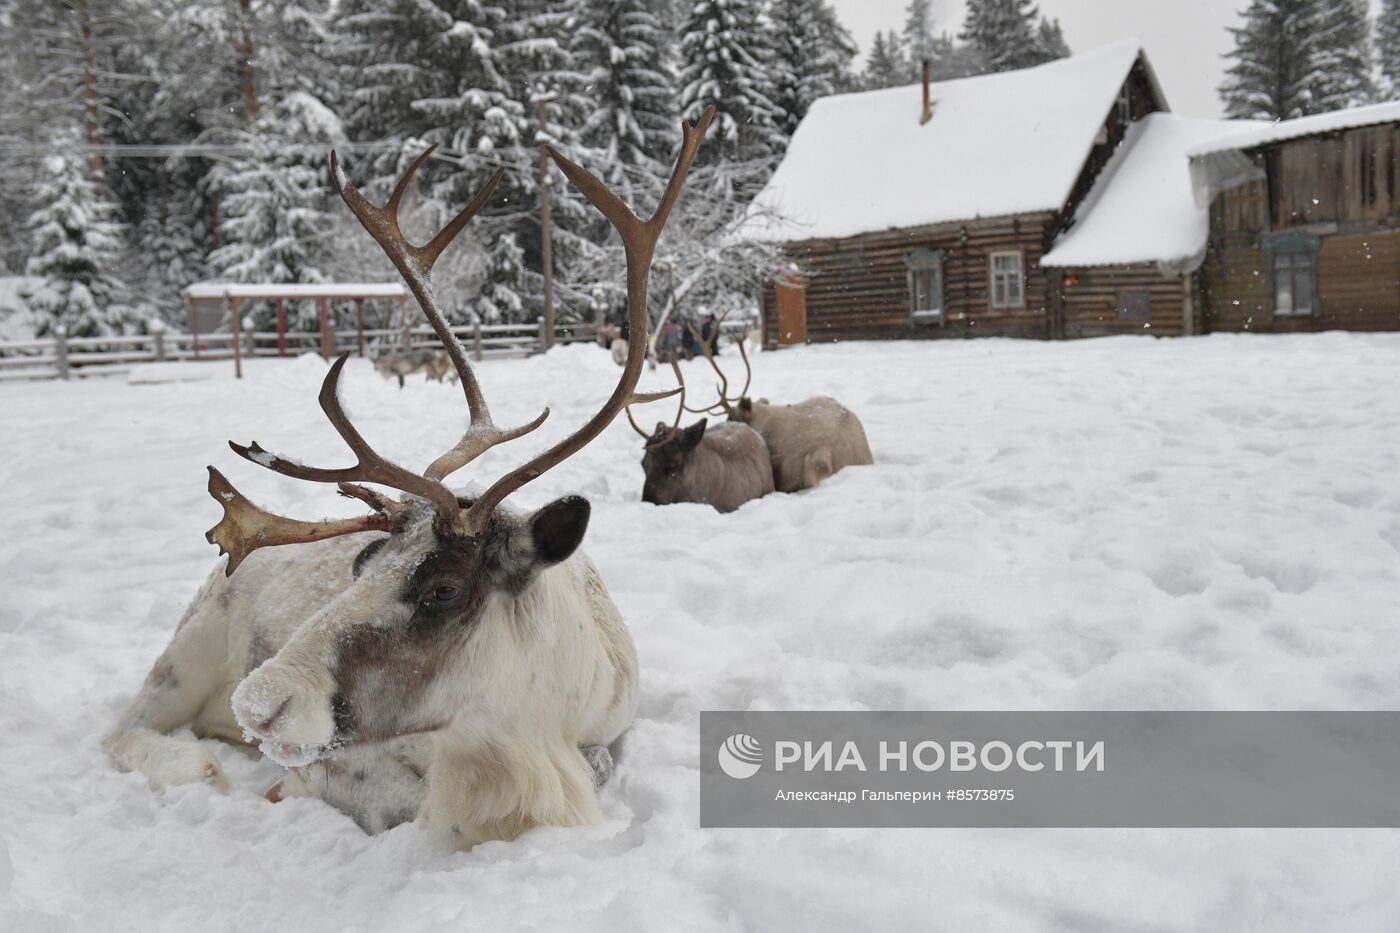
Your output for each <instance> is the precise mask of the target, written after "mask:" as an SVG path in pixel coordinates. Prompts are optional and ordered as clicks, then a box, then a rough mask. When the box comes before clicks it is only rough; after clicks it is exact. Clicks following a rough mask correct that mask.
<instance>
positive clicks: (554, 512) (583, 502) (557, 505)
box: [529, 496, 592, 569]
mask: <svg viewBox="0 0 1400 933" xmlns="http://www.w3.org/2000/svg"><path fill="white" fill-rule="evenodd" d="M591 511H592V508H591V506H589V504H588V500H587V499H585V498H583V497H582V496H565V497H564V498H562V499H555V500H554V501H553V502H551V503H550V504H549V505H547V506H545V507H544V508H542V509H540V510H539V511H538V512H536V513H535V514H534V515H531V516H530V521H529V527H530V539H531V543H532V544H534V549H535V561H534V563H535V567H536V568H537V569H543V568H545V567H550V566H553V565H554V564H557V563H559V562H560V561H562V560H568V558H569V555H571V554H573V553H574V551H575V550H577V549H578V546H579V545H580V544H582V543H583V534H584V532H586V531H587V530H588V516H589V513H590V512H591Z"/></svg>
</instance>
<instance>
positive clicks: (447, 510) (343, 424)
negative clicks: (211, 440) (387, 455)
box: [229, 353, 458, 533]
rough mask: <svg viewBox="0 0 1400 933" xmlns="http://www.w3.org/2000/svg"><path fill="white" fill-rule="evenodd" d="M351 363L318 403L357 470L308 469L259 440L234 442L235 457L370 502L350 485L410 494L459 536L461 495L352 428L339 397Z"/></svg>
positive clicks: (334, 373) (329, 377) (337, 366)
mask: <svg viewBox="0 0 1400 933" xmlns="http://www.w3.org/2000/svg"><path fill="white" fill-rule="evenodd" d="M349 358H350V354H349V353H342V354H341V355H340V357H339V358H338V359H336V361H335V363H333V364H332V365H331V369H330V372H328V373H326V378H325V381H324V382H322V383H321V393H320V395H319V396H318V398H319V400H320V402H321V410H322V411H324V412H325V413H326V417H327V418H328V419H329V420H330V422H331V425H332V426H333V427H334V428H335V430H336V433H337V434H339V435H340V436H341V438H342V439H343V440H344V441H345V443H346V446H348V447H349V448H350V450H351V451H352V452H353V453H354V454H355V458H356V460H355V465H354V466H352V467H344V468H341V469H329V470H327V469H318V468H316V467H308V466H304V465H302V464H300V463H297V462H295V461H292V460H288V459H287V458H285V457H279V456H277V455H276V454H273V453H269V452H268V451H266V450H264V449H263V448H262V447H260V446H259V445H258V443H257V442H256V441H254V442H253V443H251V444H249V445H248V446H246V447H244V446H243V445H241V444H235V443H234V442H233V441H229V447H231V448H233V452H234V453H236V454H238V455H239V456H240V457H242V458H244V459H245V460H250V461H252V462H253V463H256V464H258V465H259V466H262V467H266V468H267V469H269V470H272V471H273V472H274V473H281V474H282V475H283V476H290V477H292V478H293V479H302V480H309V481H310V482H313V483H338V484H340V488H341V492H345V493H347V494H348V495H352V496H354V497H355V498H359V499H365V496H364V495H362V493H367V492H368V490H362V489H361V488H360V487H357V486H351V485H349V484H350V483H352V482H355V481H359V482H366V483H378V484H379V485H381V486H389V487H391V488H393V489H398V490H400V491H402V492H406V493H409V494H410V495H414V496H418V497H420V498H423V499H427V500H428V501H429V502H431V503H432V504H433V506H434V508H436V510H437V519H438V520H437V527H438V528H439V529H440V530H442V531H444V532H448V533H450V532H452V531H454V530H455V529H456V525H457V516H458V508H457V496H456V495H455V494H454V493H453V492H452V491H451V490H450V489H448V488H447V487H446V486H444V485H443V484H442V483H440V482H438V481H437V480H434V479H429V478H427V477H424V476H420V475H418V474H417V473H414V472H413V471H412V470H406V469H404V468H403V467H401V466H398V465H397V464H394V463H390V462H389V461H388V460H386V459H384V458H383V457H381V456H380V455H379V454H377V453H375V451H374V450H373V448H371V447H370V446H369V443H368V442H367V441H366V440H365V439H364V437H363V436H361V434H360V432H359V431H358V430H356V428H355V426H354V425H353V424H351V423H350V419H349V417H347V416H346V414H345V409H344V408H342V407H341V404H340V398H339V393H338V390H339V386H340V372H341V370H342V369H344V368H345V361H346V360H348V359H349ZM365 501H369V500H368V499H366V500H365Z"/></svg>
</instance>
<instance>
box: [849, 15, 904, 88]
mask: <svg viewBox="0 0 1400 933" xmlns="http://www.w3.org/2000/svg"><path fill="white" fill-rule="evenodd" d="M912 75H913V72H912V71H911V70H910V67H909V62H908V60H907V59H906V58H905V57H904V48H903V46H902V45H901V44H900V41H899V35H898V34H897V33H895V31H894V30H890V31H889V32H888V33H882V32H877V33H875V38H874V40H872V41H871V43H870V54H869V55H867V56H866V57H865V71H863V72H861V86H862V87H864V88H865V89H866V90H876V89H878V88H884V87H899V86H900V85H901V84H908V83H909V82H910V81H911V80H912Z"/></svg>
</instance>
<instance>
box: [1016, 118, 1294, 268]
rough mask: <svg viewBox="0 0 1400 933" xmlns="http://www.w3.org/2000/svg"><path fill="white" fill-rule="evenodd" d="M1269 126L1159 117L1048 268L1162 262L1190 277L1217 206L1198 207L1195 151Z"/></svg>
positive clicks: (1139, 131)
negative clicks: (1250, 129)
mask: <svg viewBox="0 0 1400 933" xmlns="http://www.w3.org/2000/svg"><path fill="white" fill-rule="evenodd" d="M1256 125H1257V126H1267V125H1268V124H1262V123H1261V124H1255V123H1250V122H1248V121H1244V120H1193V119H1190V118H1189V117H1179V116H1177V115H1176V114H1171V113H1153V114H1149V115H1148V116H1146V117H1144V118H1143V119H1142V120H1139V121H1138V122H1136V123H1134V124H1133V125H1132V126H1130V127H1129V128H1128V132H1127V135H1126V137H1125V138H1124V140H1123V142H1122V144H1121V145H1120V146H1119V147H1118V149H1117V151H1115V152H1114V153H1113V157H1112V158H1111V159H1110V160H1109V163H1108V164H1107V165H1106V166H1104V170H1103V172H1102V174H1100V175H1099V178H1098V180H1097V181H1095V182H1094V187H1093V189H1092V190H1091V191H1090V192H1089V196H1088V197H1087V198H1086V199H1085V201H1084V203H1083V205H1081V206H1080V208H1079V211H1078V213H1077V214H1076V217H1075V223H1074V226H1073V227H1071V228H1070V229H1069V230H1067V231H1065V232H1064V233H1062V234H1060V236H1059V237H1058V238H1057V239H1056V240H1055V244H1054V246H1053V248H1052V249H1051V250H1050V252H1048V253H1046V254H1045V256H1044V258H1043V259H1041V260H1040V264H1041V265H1042V266H1106V265H1118V264H1127V263H1143V262H1156V263H1163V264H1164V265H1169V266H1172V267H1174V268H1176V269H1178V270H1180V271H1189V270H1191V269H1194V268H1196V267H1197V266H1199V265H1200V262H1201V259H1203V258H1204V257H1205V251H1206V234H1207V232H1208V230H1207V228H1208V226H1209V220H1210V217H1209V213H1210V211H1209V207H1206V206H1197V204H1196V198H1195V196H1194V193H1193V192H1192V189H1191V168H1190V160H1189V159H1188V158H1187V155H1186V153H1187V151H1188V150H1189V149H1190V148H1191V147H1192V146H1195V145H1197V144H1199V143H1201V142H1202V141H1203V140H1209V139H1218V138H1220V137H1221V136H1222V135H1230V134H1238V133H1239V132H1240V130H1241V128H1244V127H1249V126H1256Z"/></svg>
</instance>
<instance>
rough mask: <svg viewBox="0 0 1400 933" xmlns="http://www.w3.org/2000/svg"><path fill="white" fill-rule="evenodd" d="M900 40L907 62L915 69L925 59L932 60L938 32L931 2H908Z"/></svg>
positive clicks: (912, 0)
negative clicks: (901, 40) (907, 57)
mask: <svg viewBox="0 0 1400 933" xmlns="http://www.w3.org/2000/svg"><path fill="white" fill-rule="evenodd" d="M901 38H902V39H903V41H904V48H905V50H906V51H907V52H908V54H909V60H910V61H911V62H912V63H913V65H914V67H915V68H918V67H919V66H920V63H921V62H923V61H924V60H925V59H930V60H932V58H933V53H934V42H935V40H936V39H937V38H938V31H937V29H935V28H934V21H933V3H932V0H909V5H908V6H906V7H905V8H904V32H903V33H902V35H901ZM904 83H908V82H904Z"/></svg>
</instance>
